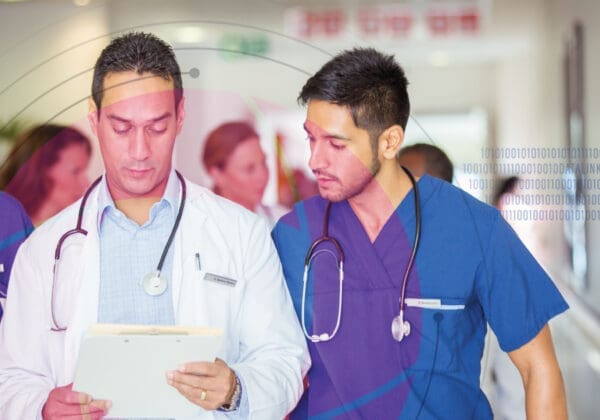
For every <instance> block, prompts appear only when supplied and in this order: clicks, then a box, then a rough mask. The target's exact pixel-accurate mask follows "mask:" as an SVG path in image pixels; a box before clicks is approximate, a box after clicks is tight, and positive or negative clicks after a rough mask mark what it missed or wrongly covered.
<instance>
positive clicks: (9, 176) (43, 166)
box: [0, 124, 92, 226]
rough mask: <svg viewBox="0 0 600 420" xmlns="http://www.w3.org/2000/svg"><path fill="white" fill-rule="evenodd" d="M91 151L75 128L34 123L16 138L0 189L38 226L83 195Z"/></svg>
mask: <svg viewBox="0 0 600 420" xmlns="http://www.w3.org/2000/svg"><path fill="white" fill-rule="evenodd" d="M91 153H92V147H91V144H90V141H89V139H88V138H87V137H86V136H85V135H83V134H82V133H81V132H79V131H78V130H76V129H74V128H70V127H65V126H61V125H55V124H46V125H39V126H35V127H33V128H31V129H29V130H28V131H26V132H25V133H23V134H22V135H21V136H20V137H19V138H17V140H16V141H15V144H14V146H13V148H12V149H11V151H10V152H9V154H8V158H7V159H6V161H5V162H4V164H3V165H2V167H1V168H0V189H2V190H4V191H5V192H7V193H9V194H11V195H12V196H13V197H15V198H16V199H17V200H19V201H20V202H21V204H22V205H23V207H24V208H25V211H26V212H27V214H28V215H29V217H30V218H31V221H32V222H33V224H34V226H39V225H40V224H42V222H44V221H45V220H46V219H48V218H50V217H52V216H54V215H55V214H56V213H58V212H59V211H61V210H62V209H64V208H65V207H67V206H68V205H69V204H71V203H74V202H75V201H76V200H77V199H78V198H79V197H81V196H82V195H83V193H84V191H85V189H86V187H87V186H88V184H89V179H88V177H87V173H86V171H87V167H88V164H89V162H90V156H91Z"/></svg>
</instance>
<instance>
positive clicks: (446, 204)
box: [419, 176, 500, 225]
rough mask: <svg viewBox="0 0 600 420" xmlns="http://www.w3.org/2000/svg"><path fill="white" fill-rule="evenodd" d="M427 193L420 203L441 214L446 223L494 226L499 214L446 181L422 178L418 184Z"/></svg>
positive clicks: (494, 209) (493, 208)
mask: <svg viewBox="0 0 600 420" xmlns="http://www.w3.org/2000/svg"><path fill="white" fill-rule="evenodd" d="M421 183H423V184H424V185H423V189H424V190H426V191H427V192H428V195H427V196H426V197H422V199H421V201H422V202H423V204H425V205H426V206H427V208H428V210H429V212H432V213H434V214H435V213H438V214H443V215H444V216H445V218H446V219H448V221H455V222H460V223H471V224H476V225H481V224H483V225H486V224H490V223H492V224H494V223H495V222H496V220H497V219H498V218H499V217H500V212H499V211H498V210H497V209H496V208H495V207H493V206H491V205H489V204H487V203H484V202H483V201H480V200H479V199H477V198H475V197H473V196H472V195H471V194H469V193H468V192H466V191H464V190H462V189H461V188H459V187H457V186H455V185H453V184H450V183H448V182H446V181H443V180H440V179H437V178H433V177H431V176H426V177H423V179H422V180H421V182H419V184H421Z"/></svg>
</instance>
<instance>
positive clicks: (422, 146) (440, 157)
mask: <svg viewBox="0 0 600 420" xmlns="http://www.w3.org/2000/svg"><path fill="white" fill-rule="evenodd" d="M409 153H417V154H419V155H421V156H423V159H424V160H425V172H427V174H429V175H431V176H434V177H436V178H440V179H443V180H444V181H448V182H450V183H451V182H452V178H453V177H454V165H452V161H451V160H450V158H449V157H448V155H446V153H445V152H444V151H443V150H442V149H440V148H439V147H437V146H434V145H432V144H427V143H415V144H411V145H410V146H406V147H403V148H402V149H400V153H398V156H402V155H407V154H409Z"/></svg>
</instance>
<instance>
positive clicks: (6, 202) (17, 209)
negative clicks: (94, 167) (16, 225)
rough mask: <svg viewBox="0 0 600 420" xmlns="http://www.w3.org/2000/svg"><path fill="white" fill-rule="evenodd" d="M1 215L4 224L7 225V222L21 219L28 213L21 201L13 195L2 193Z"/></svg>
mask: <svg viewBox="0 0 600 420" xmlns="http://www.w3.org/2000/svg"><path fill="white" fill-rule="evenodd" d="M0 214H1V215H2V220H3V221H4V223H6V221H7V220H11V219H14V218H16V217H15V216H18V217H20V216H21V215H24V214H26V213H25V209H24V208H23V206H22V205H21V203H20V202H19V200H17V199H16V198H14V197H13V196H12V195H9V194H7V193H5V192H3V191H0ZM7 218H9V219H7Z"/></svg>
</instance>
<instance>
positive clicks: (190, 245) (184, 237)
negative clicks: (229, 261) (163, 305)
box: [172, 180, 206, 323]
mask: <svg viewBox="0 0 600 420" xmlns="http://www.w3.org/2000/svg"><path fill="white" fill-rule="evenodd" d="M186 182H187V186H188V197H187V200H186V203H185V208H184V211H183V216H182V218H181V224H180V226H179V229H178V231H177V233H176V236H175V241H174V243H175V249H174V256H173V262H174V264H173V282H172V283H173V285H172V287H173V311H174V313H175V315H176V322H177V323H182V322H183V323H190V320H191V319H193V315H192V314H191V313H189V311H191V310H192V309H193V304H191V303H190V302H193V300H190V299H192V298H193V296H192V295H191V294H190V293H187V294H186V293H185V290H186V289H187V287H186V283H185V279H186V278H190V276H192V275H193V273H190V272H189V271H190V270H193V269H194V268H195V267H196V262H195V261H194V258H195V255H194V253H195V252H199V253H200V254H201V255H202V251H201V249H202V239H203V238H202V236H203V235H201V234H198V232H201V231H202V226H203V225H204V223H205V221H206V214H205V213H204V212H203V211H202V210H201V205H200V204H201V202H200V201H201V200H203V199H206V198H205V197H203V193H202V192H198V191H196V190H195V189H194V188H193V186H192V184H191V183H190V182H189V181H187V180H186Z"/></svg>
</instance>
